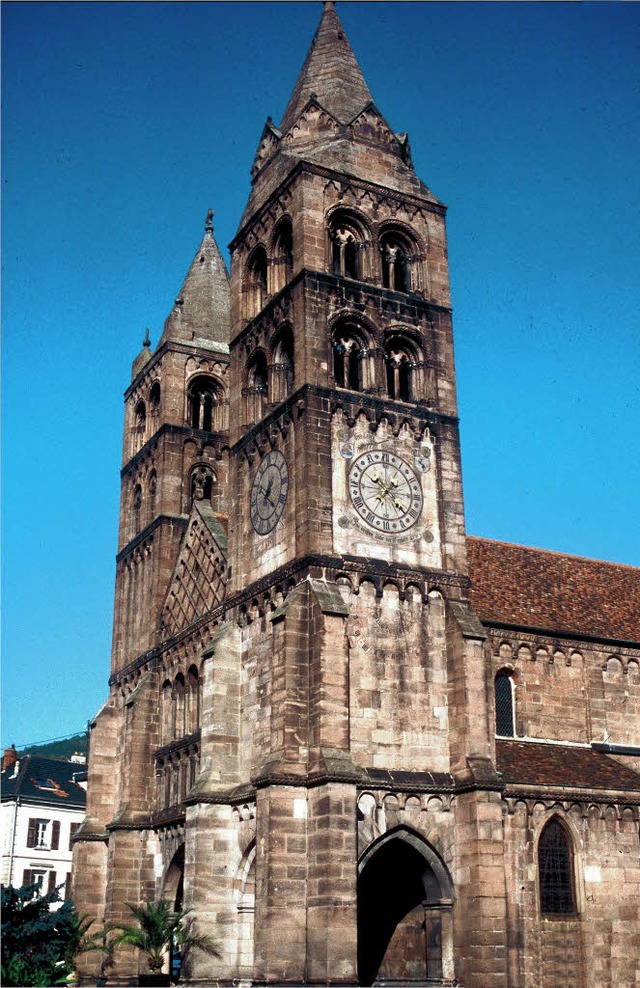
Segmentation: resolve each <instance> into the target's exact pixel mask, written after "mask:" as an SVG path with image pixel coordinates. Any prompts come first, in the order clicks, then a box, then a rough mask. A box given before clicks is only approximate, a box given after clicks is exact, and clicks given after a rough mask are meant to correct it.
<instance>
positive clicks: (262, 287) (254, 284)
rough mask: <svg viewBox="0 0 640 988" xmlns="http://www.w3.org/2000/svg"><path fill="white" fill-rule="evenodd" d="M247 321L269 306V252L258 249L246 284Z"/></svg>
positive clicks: (252, 256) (250, 264) (249, 267)
mask: <svg viewBox="0 0 640 988" xmlns="http://www.w3.org/2000/svg"><path fill="white" fill-rule="evenodd" d="M246 300H247V311H246V316H247V319H253V317H254V316H257V315H258V313H259V312H260V311H261V310H262V309H263V308H264V307H265V305H266V304H267V252H266V250H265V249H264V247H263V246H262V245H260V246H259V247H256V249H255V250H254V252H253V254H252V255H251V258H250V260H249V266H248V270H247V282H246Z"/></svg>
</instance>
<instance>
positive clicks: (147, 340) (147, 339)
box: [142, 326, 151, 350]
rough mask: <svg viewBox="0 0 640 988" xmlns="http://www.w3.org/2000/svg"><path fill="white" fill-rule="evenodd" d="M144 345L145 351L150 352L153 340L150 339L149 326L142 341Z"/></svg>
mask: <svg viewBox="0 0 640 988" xmlns="http://www.w3.org/2000/svg"><path fill="white" fill-rule="evenodd" d="M142 345H143V347H144V348H145V350H148V349H149V347H150V346H151V339H150V337H149V327H148V326H147V328H146V330H145V334H144V339H143V341H142Z"/></svg>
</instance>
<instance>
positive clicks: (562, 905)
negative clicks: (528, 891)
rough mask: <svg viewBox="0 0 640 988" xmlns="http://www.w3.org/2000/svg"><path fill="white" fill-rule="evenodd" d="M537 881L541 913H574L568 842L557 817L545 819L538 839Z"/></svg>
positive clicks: (571, 867)
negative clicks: (546, 820)
mask: <svg viewBox="0 0 640 988" xmlns="http://www.w3.org/2000/svg"><path fill="white" fill-rule="evenodd" d="M538 883H539V889H540V912H541V913H547V914H551V915H564V916H566V915H570V914H572V913H575V912H576V900H575V888H574V882H573V855H572V851H571V843H570V839H569V835H568V834H567V831H566V830H565V828H564V827H563V826H562V824H561V823H560V821H559V820H558V818H557V817H552V818H551V820H549V822H548V823H547V824H546V825H545V827H544V830H543V831H542V833H541V834H540V838H539V840H538Z"/></svg>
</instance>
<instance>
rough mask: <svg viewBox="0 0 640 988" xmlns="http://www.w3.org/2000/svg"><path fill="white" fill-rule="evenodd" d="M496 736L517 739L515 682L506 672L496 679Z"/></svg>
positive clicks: (500, 673)
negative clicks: (514, 704)
mask: <svg viewBox="0 0 640 988" xmlns="http://www.w3.org/2000/svg"><path fill="white" fill-rule="evenodd" d="M495 701H496V734H498V735H499V736H500V737H503V738H513V737H515V734H516V730H515V718H514V715H513V713H514V712H513V680H512V679H511V676H509V674H508V673H506V672H499V673H498V675H497V676H496V678H495Z"/></svg>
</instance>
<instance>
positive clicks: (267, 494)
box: [251, 449, 289, 535]
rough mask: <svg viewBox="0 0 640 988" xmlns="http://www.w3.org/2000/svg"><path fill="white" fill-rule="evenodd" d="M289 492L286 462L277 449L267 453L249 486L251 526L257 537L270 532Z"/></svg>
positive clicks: (276, 522) (277, 519) (280, 513)
mask: <svg viewBox="0 0 640 988" xmlns="http://www.w3.org/2000/svg"><path fill="white" fill-rule="evenodd" d="M288 490H289V470H288V468H287V461H286V460H285V458H284V456H283V455H282V453H281V452H280V450H279V449H275V450H272V452H271V453H267V455H266V456H265V458H264V459H263V460H262V462H261V463H260V466H259V467H258V469H257V471H256V475H255V477H254V480H253V484H252V486H251V524H252V525H253V527H254V528H255V530H256V532H257V533H258V535H267V534H268V533H269V532H271V531H272V530H273V529H274V528H275V527H276V525H277V524H278V521H279V519H280V516H281V515H282V512H283V511H284V506H285V502H286V500H287V491H288Z"/></svg>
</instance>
